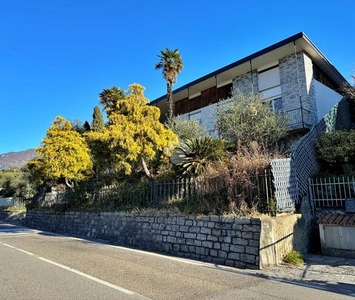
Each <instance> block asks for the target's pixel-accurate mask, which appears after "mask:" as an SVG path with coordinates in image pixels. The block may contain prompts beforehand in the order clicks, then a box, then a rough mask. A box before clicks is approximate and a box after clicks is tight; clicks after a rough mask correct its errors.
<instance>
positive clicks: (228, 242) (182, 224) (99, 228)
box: [26, 211, 261, 269]
mask: <svg viewBox="0 0 355 300" xmlns="http://www.w3.org/2000/svg"><path fill="white" fill-rule="evenodd" d="M26 225H27V226H29V227H32V228H36V229H40V230H45V231H51V232H57V233H64V234H69V235H73V236H80V237H86V238H94V239H103V240H107V241H109V242H112V243H114V244H118V245H123V246H129V247H136V248H140V249H147V250H151V251H158V252H164V253H169V254H172V255H176V256H180V257H186V258H192V259H197V260H201V261H206V262H212V263H215V264H221V265H227V266H233V267H237V268H251V269H258V268H260V259H259V248H260V232H261V220H260V219H256V218H233V217H223V216H203V217H196V216H158V215H148V214H147V215H136V214H130V213H119V212H112V213H83V212H67V213H52V212H39V211H38V212H36V211H30V212H27V217H26Z"/></svg>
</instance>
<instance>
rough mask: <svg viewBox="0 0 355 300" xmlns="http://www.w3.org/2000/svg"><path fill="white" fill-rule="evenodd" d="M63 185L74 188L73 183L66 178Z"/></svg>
mask: <svg viewBox="0 0 355 300" xmlns="http://www.w3.org/2000/svg"><path fill="white" fill-rule="evenodd" d="M65 184H66V185H67V186H68V187H70V188H71V189H72V188H73V187H74V186H75V181H74V180H73V181H69V179H68V178H65Z"/></svg>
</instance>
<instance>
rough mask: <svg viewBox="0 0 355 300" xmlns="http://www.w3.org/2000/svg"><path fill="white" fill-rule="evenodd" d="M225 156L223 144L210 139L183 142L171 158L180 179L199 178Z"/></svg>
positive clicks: (220, 141) (201, 138) (217, 140)
mask: <svg viewBox="0 0 355 300" xmlns="http://www.w3.org/2000/svg"><path fill="white" fill-rule="evenodd" d="M225 155H226V151H225V142H224V141H223V140H220V139H212V138H211V137H209V136H207V137H200V138H196V139H192V140H186V141H184V142H183V143H182V144H181V146H180V147H178V148H176V149H175V150H174V152H173V154H172V156H171V162H172V163H173V164H174V165H175V166H176V169H177V172H178V174H179V175H180V177H199V176H201V175H203V174H204V173H205V172H206V170H207V168H208V167H210V166H211V165H213V164H214V163H215V162H217V161H219V160H221V159H222V158H223V157H224V156H225Z"/></svg>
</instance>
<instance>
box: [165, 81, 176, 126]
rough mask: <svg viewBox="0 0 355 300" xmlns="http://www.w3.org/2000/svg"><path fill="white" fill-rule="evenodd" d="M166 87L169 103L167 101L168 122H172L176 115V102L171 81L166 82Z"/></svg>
mask: <svg viewBox="0 0 355 300" xmlns="http://www.w3.org/2000/svg"><path fill="white" fill-rule="evenodd" d="M166 87H167V92H168V93H167V97H166V100H167V103H166V107H167V112H166V116H167V121H168V123H169V122H171V120H172V119H173V116H174V102H173V90H172V83H171V82H170V81H167V82H166Z"/></svg>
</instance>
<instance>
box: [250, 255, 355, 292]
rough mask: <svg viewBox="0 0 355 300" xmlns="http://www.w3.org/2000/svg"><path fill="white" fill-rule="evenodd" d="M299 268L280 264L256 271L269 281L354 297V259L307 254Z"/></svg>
mask: <svg viewBox="0 0 355 300" xmlns="http://www.w3.org/2000/svg"><path fill="white" fill-rule="evenodd" d="M304 259H305V263H304V264H303V265H299V266H292V265H289V264H282V265H279V266H277V267H273V268H266V269H263V270H259V271H256V272H255V274H258V275H260V276H263V277H267V278H269V279H270V280H274V281H280V282H288V283H291V284H299V285H307V286H312V287H313V288H318V289H322V290H330V291H334V292H337V293H341V294H346V295H350V296H354V297H355V259H350V258H341V257H331V256H325V255H315V254H307V255H305V256H304Z"/></svg>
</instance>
